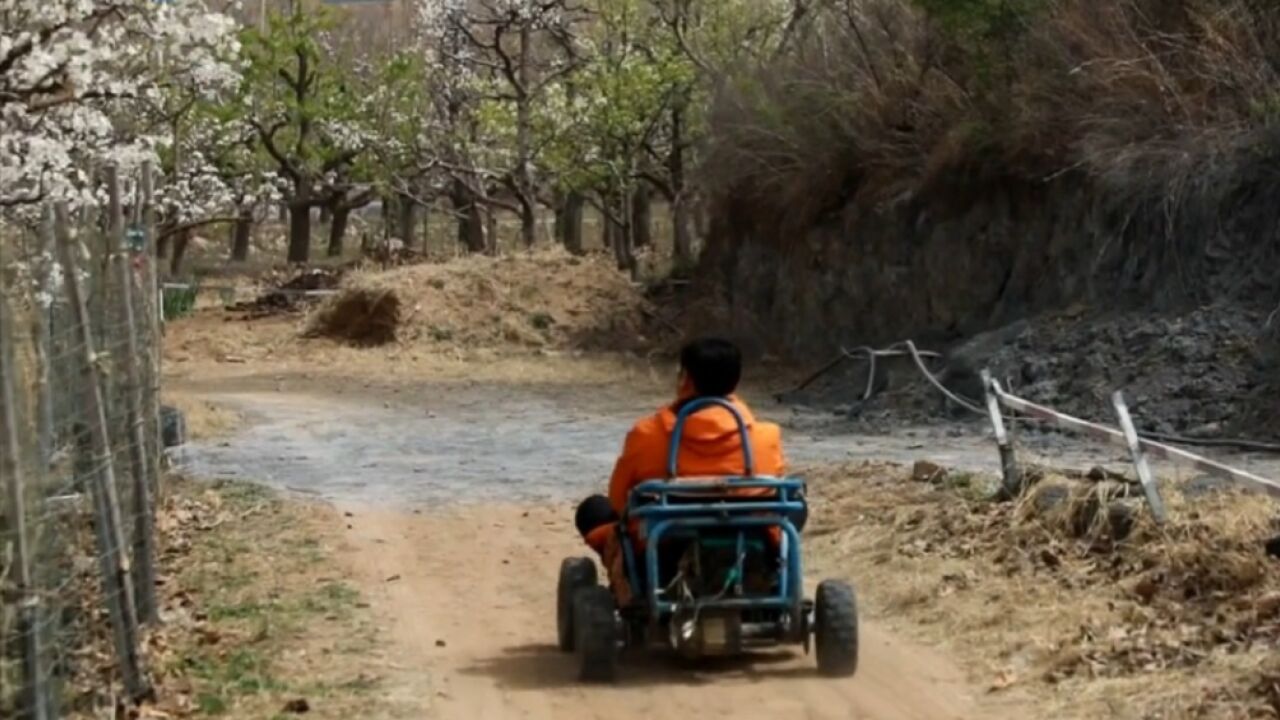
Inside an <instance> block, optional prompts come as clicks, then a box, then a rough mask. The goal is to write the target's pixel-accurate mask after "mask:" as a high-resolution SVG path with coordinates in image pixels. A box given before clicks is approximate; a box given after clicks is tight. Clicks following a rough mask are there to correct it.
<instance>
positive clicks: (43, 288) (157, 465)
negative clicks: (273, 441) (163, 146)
mask: <svg viewBox="0 0 1280 720" xmlns="http://www.w3.org/2000/svg"><path fill="white" fill-rule="evenodd" d="M149 176H150V173H149V171H148V170H146V169H144V170H143V171H142V172H141V173H139V175H138V176H137V177H134V178H125V179H122V178H119V177H117V175H116V173H115V172H114V171H108V172H107V173H106V174H105V177H104V184H105V186H106V188H107V190H108V196H109V198H110V202H109V203H108V204H107V206H106V207H103V208H101V209H92V210H81V209H71V208H68V207H66V206H65V205H53V204H51V205H49V206H48V207H45V208H43V209H42V210H43V211H42V213H40V215H39V217H36V218H32V220H31V221H30V222H28V223H25V224H18V223H7V224H6V223H0V485H2V486H3V490H4V492H3V496H2V497H0V717H5V718H10V717H12V718H22V719H24V720H47V719H49V718H57V717H66V716H69V715H73V714H81V713H86V712H90V713H91V712H93V711H94V710H95V709H96V708H95V707H93V706H95V705H104V704H106V705H109V704H111V702H112V695H113V694H115V695H116V697H117V698H118V699H119V700H123V699H131V700H139V699H142V698H144V697H145V696H147V695H148V693H149V692H150V690H149V686H148V680H147V671H146V667H145V658H144V647H143V634H144V628H145V626H146V625H148V624H149V623H152V622H154V621H155V620H156V619H157V607H156V579H155V565H154V560H155V531H154V520H155V503H156V498H157V497H158V495H159V494H160V493H161V492H162V490H163V488H162V487H161V471H162V468H161V457H162V456H161V453H162V443H161V437H160V432H161V427H160V416H159V381H160V373H159V368H160V358H159V344H160V343H159V339H160V332H161V329H160V324H161V323H160V319H159V308H158V307H157V303H156V301H155V297H156V293H155V287H156V284H155V283H156V280H155V269H154V266H153V265H152V262H151V257H152V255H151V253H150V252H149V251H148V246H149V242H148V241H149V238H150V237H151V236H152V235H153V233H152V232H150V231H149V228H148V226H149V225H150V212H149V211H148V205H149V202H148V199H147V198H148V197H149V194H150V193H149V192H148V186H149ZM122 185H124V186H128V187H127V189H128V192H127V193H126V192H122ZM130 198H132V199H130Z"/></svg>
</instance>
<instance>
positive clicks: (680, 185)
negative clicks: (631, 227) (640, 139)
mask: <svg viewBox="0 0 1280 720" xmlns="http://www.w3.org/2000/svg"><path fill="white" fill-rule="evenodd" d="M684 113H685V108H684V102H678V103H676V105H675V107H673V108H672V109H671V152H670V154H669V155H668V156H667V174H668V175H669V176H670V178H671V194H672V195H673V197H672V198H671V234H672V245H673V247H672V255H673V256H674V259H675V265H676V267H677V268H687V267H688V266H689V265H691V264H692V263H693V236H692V235H691V234H690V232H689V222H690V218H689V193H688V188H686V187H685V185H686V178H685V166H684V165H685V160H684Z"/></svg>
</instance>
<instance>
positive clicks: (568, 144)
mask: <svg viewBox="0 0 1280 720" xmlns="http://www.w3.org/2000/svg"><path fill="white" fill-rule="evenodd" d="M594 9H595V11H596V14H595V16H594V17H593V19H592V22H591V23H590V24H589V25H588V26H587V27H586V28H585V29H584V31H583V33H582V36H581V43H582V46H583V49H584V52H585V53H586V57H587V61H586V63H585V65H584V66H583V68H582V69H581V71H580V72H578V73H577V74H576V75H575V77H574V78H573V80H572V85H571V86H569V87H565V88H564V89H563V90H562V92H561V94H560V95H559V99H560V101H561V102H562V103H563V105H564V107H563V109H562V110H560V112H558V113H556V114H557V115H559V116H561V117H563V118H566V119H567V120H568V122H567V123H566V124H565V125H564V126H563V127H562V128H561V129H560V132H559V133H558V135H557V138H556V140H557V141H556V142H555V143H554V144H553V146H552V147H553V148H554V149H555V152H554V153H553V154H552V157H553V158H554V164H553V166H554V167H555V168H556V170H557V174H558V175H559V176H560V178H561V182H562V183H563V184H564V185H565V187H566V188H567V189H570V190H576V191H582V192H586V191H595V192H596V193H597V194H598V196H599V202H598V205H599V208H600V209H601V211H602V214H603V215H604V217H605V220H606V223H607V227H610V228H612V230H611V231H610V232H608V233H606V237H607V238H608V240H609V241H610V242H609V244H610V248H611V250H612V251H613V252H614V256H615V258H616V260H617V262H618V266H619V268H621V269H625V270H629V271H632V272H634V271H635V270H636V269H637V267H636V257H635V252H634V251H635V244H636V240H637V235H638V233H639V232H640V224H641V223H644V222H647V199H646V197H647V196H646V194H645V192H644V191H639V190H640V188H641V187H642V186H644V185H645V184H646V183H647V182H648V180H646V179H645V173H644V172H643V170H644V167H645V164H646V155H645V152H646V148H648V147H650V146H651V145H652V144H653V142H654V139H655V137H656V136H657V135H658V133H659V129H660V127H661V125H662V123H663V121H664V120H665V118H666V117H667V116H668V113H669V111H670V108H671V107H672V105H673V103H674V102H675V101H677V99H678V98H679V97H681V95H682V94H683V93H684V91H685V89H686V88H687V87H688V85H689V83H690V82H691V80H692V77H693V68H692V67H691V66H690V65H689V63H688V62H687V61H686V59H685V57H684V56H683V55H682V54H681V53H680V52H678V48H677V47H676V46H675V44H674V43H671V42H668V38H666V37H665V36H664V35H663V33H662V32H661V30H662V28H661V18H660V17H659V16H658V15H657V13H655V12H654V11H653V9H652V7H650V6H649V5H647V3H645V2H644V0H597V2H596V4H595V6H594ZM637 199H638V200H640V201H641V202H642V203H643V204H644V205H645V206H646V207H644V208H640V207H639V206H638V205H637V203H636V201H637ZM637 221H639V222H637Z"/></svg>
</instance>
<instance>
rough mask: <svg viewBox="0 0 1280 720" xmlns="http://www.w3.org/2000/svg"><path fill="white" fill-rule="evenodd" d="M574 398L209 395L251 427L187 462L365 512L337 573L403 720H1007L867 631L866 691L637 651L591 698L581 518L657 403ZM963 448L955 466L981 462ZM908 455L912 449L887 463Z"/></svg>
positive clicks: (804, 665)
mask: <svg viewBox="0 0 1280 720" xmlns="http://www.w3.org/2000/svg"><path fill="white" fill-rule="evenodd" d="M451 393H452V394H451ZM559 393H560V394H559V395H557V394H556V393H555V392H552V393H550V394H548V393H547V392H542V391H539V392H529V393H523V392H513V391H512V389H511V388H484V387H476V388H469V389H466V390H461V391H460V390H457V389H453V390H444V389H440V388H433V389H431V390H430V391H429V392H426V393H425V394H424V398H426V399H425V400H424V402H423V403H422V405H425V406H426V407H425V408H424V407H422V406H414V405H412V404H407V403H406V404H401V405H392V404H390V403H388V404H383V403H382V402H379V401H378V400H376V399H375V398H372V397H356V398H353V397H335V396H334V395H333V392H332V390H325V391H319V392H312V393H307V392H289V393H274V392H264V391H263V389H262V388H261V387H257V386H255V387H251V388H244V387H241V388H239V389H237V388H236V387H235V386H233V385H223V386H221V387H219V388H217V389H216V390H212V391H210V390H205V391H204V392H203V393H201V394H203V395H204V396H205V397H208V398H209V399H211V400H214V401H217V402H222V403H226V404H228V405H231V406H232V407H234V408H235V409H237V410H239V411H240V412H241V413H242V414H243V415H244V416H245V417H247V418H249V419H250V420H251V422H252V424H251V426H250V427H249V428H247V429H246V430H244V431H243V432H242V433H241V434H240V435H239V436H237V437H236V438H233V439H230V440H226V441H224V442H220V443H216V444H206V445H199V444H197V445H194V446H192V447H191V448H190V450H189V453H188V454H189V458H188V459H189V460H190V461H191V465H192V467H194V468H196V469H197V470H198V471H199V470H203V471H205V472H209V473H212V474H215V475H220V474H224V473H226V472H234V474H237V475H239V476H241V477H243V478H246V479H250V478H254V477H259V478H264V479H266V480H267V481H268V482H270V483H271V484H273V485H276V486H278V487H284V488H289V489H292V490H297V491H302V492H305V493H307V494H310V495H316V496H320V497H323V498H325V499H327V500H329V501H332V502H334V503H335V504H337V505H338V507H339V508H340V509H342V510H344V511H345V512H348V513H350V517H348V518H347V523H348V526H349V527H348V528H344V529H343V530H342V531H341V532H344V533H345V535H346V537H345V541H344V543H343V547H342V552H341V557H342V558H343V561H344V563H345V564H346V568H345V571H346V573H347V574H349V575H350V576H351V577H352V578H353V580H354V581H355V582H356V583H357V585H358V586H359V587H360V589H361V591H362V594H363V595H364V596H365V597H366V598H368V600H369V602H370V604H371V606H372V611H373V613H374V614H375V615H376V617H377V618H378V620H379V626H380V630H381V636H382V637H383V638H385V639H386V646H385V647H384V648H382V649H381V651H380V652H379V653H378V654H377V656H376V657H370V658H369V663H370V668H371V669H373V670H375V671H380V672H382V674H384V675H385V676H386V680H387V681H386V683H385V684H384V685H383V692H385V693H386V694H387V695H388V696H389V697H388V698H387V699H388V700H389V701H390V703H391V704H392V705H393V706H394V707H395V708H397V710H396V712H395V715H394V717H398V718H442V719H449V718H466V720H488V719H489V718H493V719H494V720H501V719H504V718H531V719H533V720H542V719H543V718H546V719H547V720H553V719H556V718H565V719H567V720H588V719H590V718H608V719H609V720H619V719H620V718H621V719H625V718H642V717H644V718H650V717H652V718H666V717H672V718H682V717H698V718H707V717H710V718H717V717H724V718H729V717H733V718H775V717H788V718H816V719H821V720H828V719H830V720H837V719H838V720H959V719H961V718H991V717H1001V716H1004V715H1002V714H1001V713H998V712H996V710H995V709H994V708H992V707H989V706H987V705H986V703H987V702H988V701H989V700H990V698H988V697H986V696H985V695H984V694H983V693H981V692H978V691H976V690H974V688H973V687H972V686H971V685H970V684H969V683H968V682H967V679H966V677H965V675H964V673H963V672H962V671H961V670H960V669H958V668H957V667H956V666H955V664H953V663H952V662H951V661H949V660H948V658H947V657H945V655H944V654H942V653H941V652H939V651H936V650H933V649H930V648H925V647H921V646H919V645H917V644H914V643H911V642H909V641H906V640H905V639H903V638H901V637H899V636H897V635H895V634H893V633H892V632H890V631H888V630H887V629H885V628H883V627H881V626H879V625H877V624H875V623H874V622H867V621H865V620H864V622H863V625H862V628H861V635H862V637H861V646H862V647H861V659H860V663H859V672H858V675H857V677H855V678H854V679H852V680H831V679H826V678H821V677H818V675H817V673H816V669H815V662H814V660H813V658H812V657H805V656H804V655H803V652H802V650H800V649H799V648H786V649H783V650H781V651H779V652H776V653H768V654H762V655H754V656H751V657H750V658H749V659H747V660H736V661H721V662H715V663H710V664H705V663H704V664H698V665H692V666H690V665H686V664H681V663H680V662H679V661H677V660H675V659H672V658H668V657H664V656H661V655H658V656H651V655H648V654H645V653H640V654H638V655H633V656H630V657H628V658H627V659H626V660H624V663H623V665H622V667H621V668H620V678H619V682H618V684H617V685H616V686H611V687H598V686H584V685H581V684H579V683H578V681H577V677H576V675H577V674H576V669H575V667H574V663H573V660H572V658H570V657H566V656H564V655H561V654H560V653H559V651H558V650H557V648H556V647H555V613H554V605H555V585H556V573H557V571H558V568H559V565H560V561H561V559H562V558H563V557H566V556H569V555H581V554H583V553H584V551H585V548H584V547H583V546H582V545H581V544H580V543H579V542H578V541H577V538H576V534H575V532H574V530H573V526H572V521H571V518H572V509H573V503H574V501H575V500H576V499H577V498H578V497H580V496H581V494H582V493H583V492H586V491H588V490H591V489H594V488H598V487H600V486H601V485H602V484H603V482H604V478H605V477H606V475H607V472H608V469H609V466H610V464H611V462H612V459H613V456H614V453H615V452H616V448H617V446H618V445H619V444H620V442H621V438H622V434H623V432H624V431H625V429H626V427H627V426H628V424H629V422H630V421H631V420H632V419H633V417H634V415H636V414H638V413H640V412H643V411H644V409H645V408H646V406H647V405H648V403H646V402H643V401H642V402H639V403H637V402H634V401H632V402H627V401H626V399H625V398H623V399H621V400H620V401H619V400H618V399H617V398H608V397H601V396H599V395H592V394H591V393H583V392H581V391H575V390H574V389H573V388H565V389H563V390H561V391H559ZM847 442H848V440H847V439H846V440H841V441H837V442H831V443H827V444H825V445H824V444H822V443H821V442H815V441H813V440H811V439H806V438H796V439H794V440H793V441H792V442H790V444H789V454H790V455H791V457H792V459H793V461H799V462H806V461H814V460H818V459H825V460H832V459H842V458H844V457H847V454H846V453H845V450H844V448H845V447H846V443H847ZM968 442H970V440H963V441H958V442H957V443H956V444H954V445H953V446H952V448H953V451H954V452H956V453H957V454H961V455H962V454H964V453H966V452H969V448H968V446H967V445H965V443H968ZM876 447H877V446H876V445H874V444H872V443H870V442H868V443H866V444H864V445H863V446H862V447H859V448H858V453H859V454H860V455H866V454H867V453H874V452H875V451H876ZM973 447H974V450H975V451H981V452H983V453H984V455H986V456H988V457H989V456H990V455H991V453H989V451H987V449H986V448H985V447H983V446H982V445H981V444H980V443H978V442H973ZM936 449H937V448H935V450H936ZM894 452H902V450H901V449H899V448H896V447H892V446H891V447H888V448H886V453H887V454H890V455H892V453H894ZM899 459H901V458H899ZM415 508H418V510H415ZM808 579H809V581H810V582H811V583H816V581H817V578H813V577H811V578H808ZM849 579H850V580H852V581H854V584H855V585H857V578H856V577H853V578H849ZM859 589H860V591H861V592H862V593H864V594H866V593H874V592H875V589H874V588H859ZM1005 702H1006V703H1007V702H1008V701H1007V700H1006V701H1005ZM1033 715H1034V713H1026V712H1021V713H1008V714H1007V716H1008V717H1028V716H1033Z"/></svg>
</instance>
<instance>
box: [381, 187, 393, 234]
mask: <svg viewBox="0 0 1280 720" xmlns="http://www.w3.org/2000/svg"><path fill="white" fill-rule="evenodd" d="M395 204H396V200H395V197H394V196H392V195H383V196H382V239H383V240H390V239H391V228H392V227H393V226H392V218H393V217H394V215H393V214H392V213H393V211H394V207H393V206H394V205H395Z"/></svg>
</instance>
